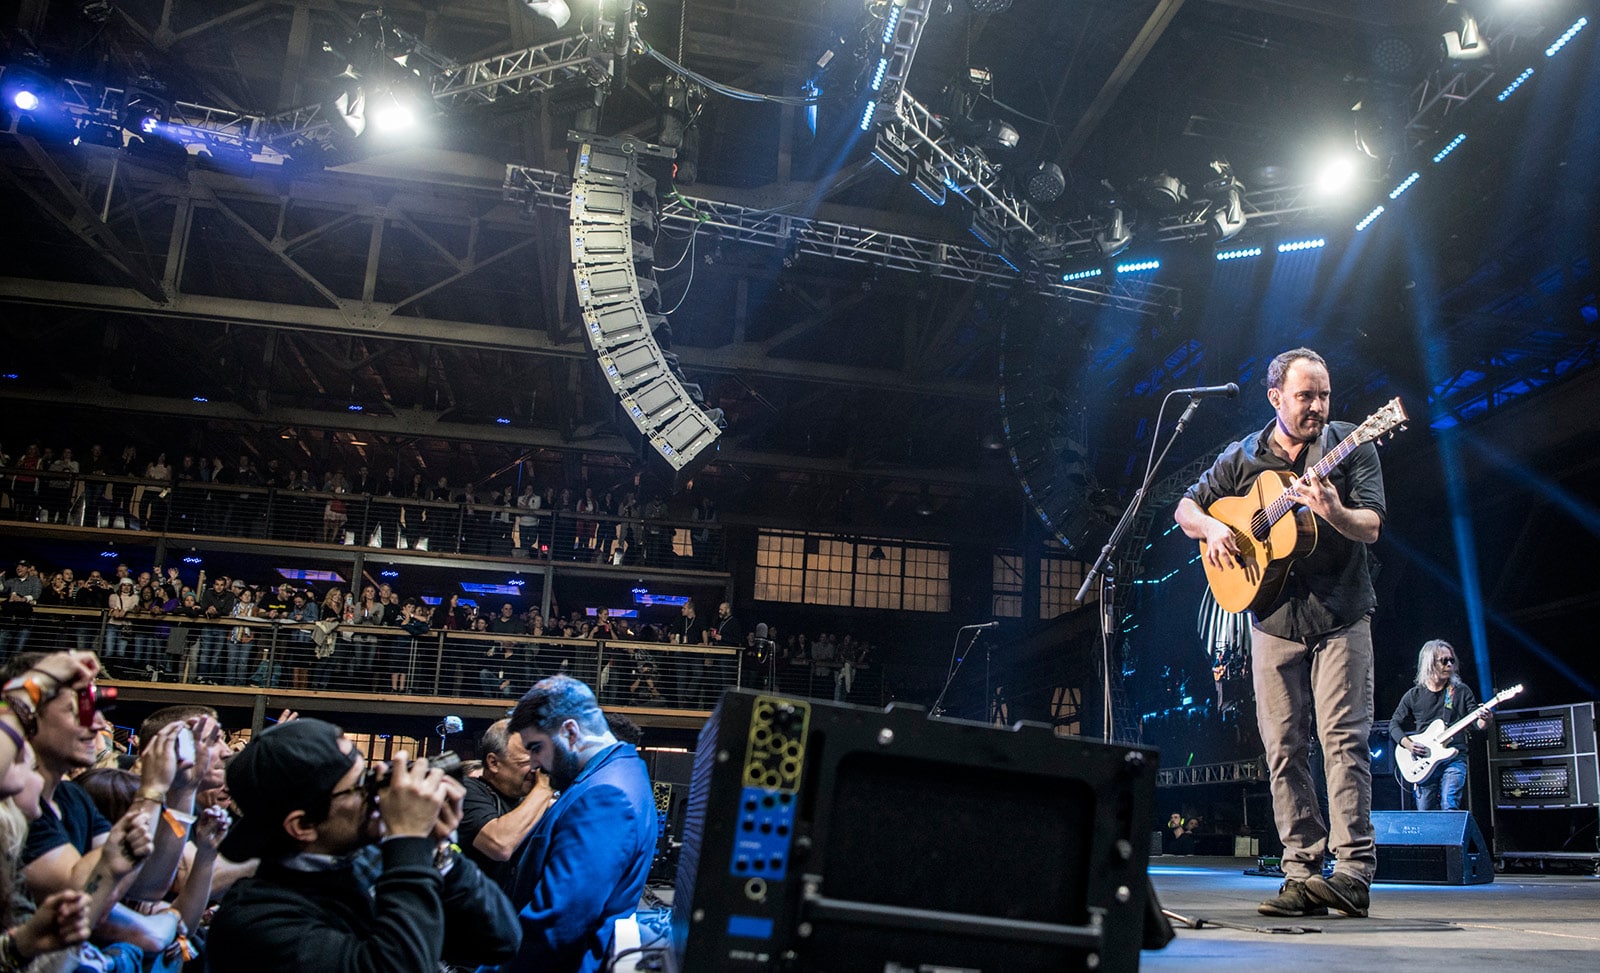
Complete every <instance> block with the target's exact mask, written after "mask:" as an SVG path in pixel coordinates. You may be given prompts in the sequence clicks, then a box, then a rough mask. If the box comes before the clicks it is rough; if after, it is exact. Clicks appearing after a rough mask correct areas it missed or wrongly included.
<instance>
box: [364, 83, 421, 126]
mask: <svg viewBox="0 0 1600 973" xmlns="http://www.w3.org/2000/svg"><path fill="white" fill-rule="evenodd" d="M368 114H369V116H370V117H371V119H372V124H373V125H374V126H376V127H377V129H378V131H380V132H384V133H387V134H393V133H395V132H403V131H405V130H406V129H409V128H411V127H413V126H415V125H416V124H417V112H416V108H415V107H414V105H413V103H412V99H411V98H410V97H409V96H407V95H404V94H401V93H400V92H397V91H393V90H390V91H386V92H384V93H383V94H381V95H379V96H378V97H377V98H376V99H374V100H373V101H372V102H370V103H369V106H368Z"/></svg>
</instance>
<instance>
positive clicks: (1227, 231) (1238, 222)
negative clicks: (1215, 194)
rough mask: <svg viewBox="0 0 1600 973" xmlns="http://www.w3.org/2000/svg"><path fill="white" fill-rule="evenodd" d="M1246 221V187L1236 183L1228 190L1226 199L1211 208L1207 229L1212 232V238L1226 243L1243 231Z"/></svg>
mask: <svg viewBox="0 0 1600 973" xmlns="http://www.w3.org/2000/svg"><path fill="white" fill-rule="evenodd" d="M1246 222H1247V220H1246V219H1245V215H1244V187H1243V186H1238V185H1235V186H1234V187H1233V188H1232V189H1230V190H1228V196H1227V199H1226V200H1224V201H1222V202H1219V203H1217V204H1216V205H1215V206H1213V207H1212V208H1211V215H1210V216H1209V217H1208V218H1207V219H1206V229H1207V230H1208V231H1209V232H1210V234H1211V239H1213V240H1215V241H1216V242H1218V243H1224V242H1226V241H1228V240H1232V239H1233V238H1234V237H1236V236H1238V235H1239V234H1240V233H1241V232H1243V230H1244V227H1245V223H1246Z"/></svg>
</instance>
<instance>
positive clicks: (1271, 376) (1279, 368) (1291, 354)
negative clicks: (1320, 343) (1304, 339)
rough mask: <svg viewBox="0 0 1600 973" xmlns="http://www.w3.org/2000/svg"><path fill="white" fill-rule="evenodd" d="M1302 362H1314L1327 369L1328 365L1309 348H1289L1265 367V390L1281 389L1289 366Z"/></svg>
mask: <svg viewBox="0 0 1600 973" xmlns="http://www.w3.org/2000/svg"><path fill="white" fill-rule="evenodd" d="M1302 360H1304V361H1310V362H1316V363H1317V364H1318V365H1321V366H1322V367H1323V368H1327V367H1328V363H1327V362H1325V361H1323V360H1322V356H1321V355H1319V354H1317V353H1316V352H1314V351H1312V350H1311V349H1310V348H1291V349H1289V350H1288V351H1286V352H1284V353H1283V354H1281V355H1279V356H1278V357H1276V358H1274V359H1272V362H1271V364H1269V365H1267V388H1269V389H1281V388H1283V376H1284V375H1286V374H1288V372H1289V366H1291V365H1293V364H1294V363H1295V362H1297V361H1302Z"/></svg>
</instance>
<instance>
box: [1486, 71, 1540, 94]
mask: <svg viewBox="0 0 1600 973" xmlns="http://www.w3.org/2000/svg"><path fill="white" fill-rule="evenodd" d="M1531 77H1533V68H1526V69H1524V70H1523V72H1522V73H1521V74H1519V75H1517V76H1516V79H1515V80H1513V81H1512V82H1511V83H1510V84H1508V85H1506V87H1505V90H1504V91H1502V92H1500V96H1499V97H1498V98H1496V99H1495V100H1496V101H1505V100H1506V99H1507V98H1510V97H1511V93H1512V92H1513V91H1516V90H1517V89H1518V88H1520V87H1522V82H1524V81H1526V80H1528V79H1529V78H1531Z"/></svg>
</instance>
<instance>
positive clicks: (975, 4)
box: [967, 0, 1011, 14]
mask: <svg viewBox="0 0 1600 973" xmlns="http://www.w3.org/2000/svg"><path fill="white" fill-rule="evenodd" d="M967 2H968V3H969V4H971V5H972V12H973V13H979V14H998V13H1005V12H1006V11H1007V10H1010V9H1011V0H967Z"/></svg>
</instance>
